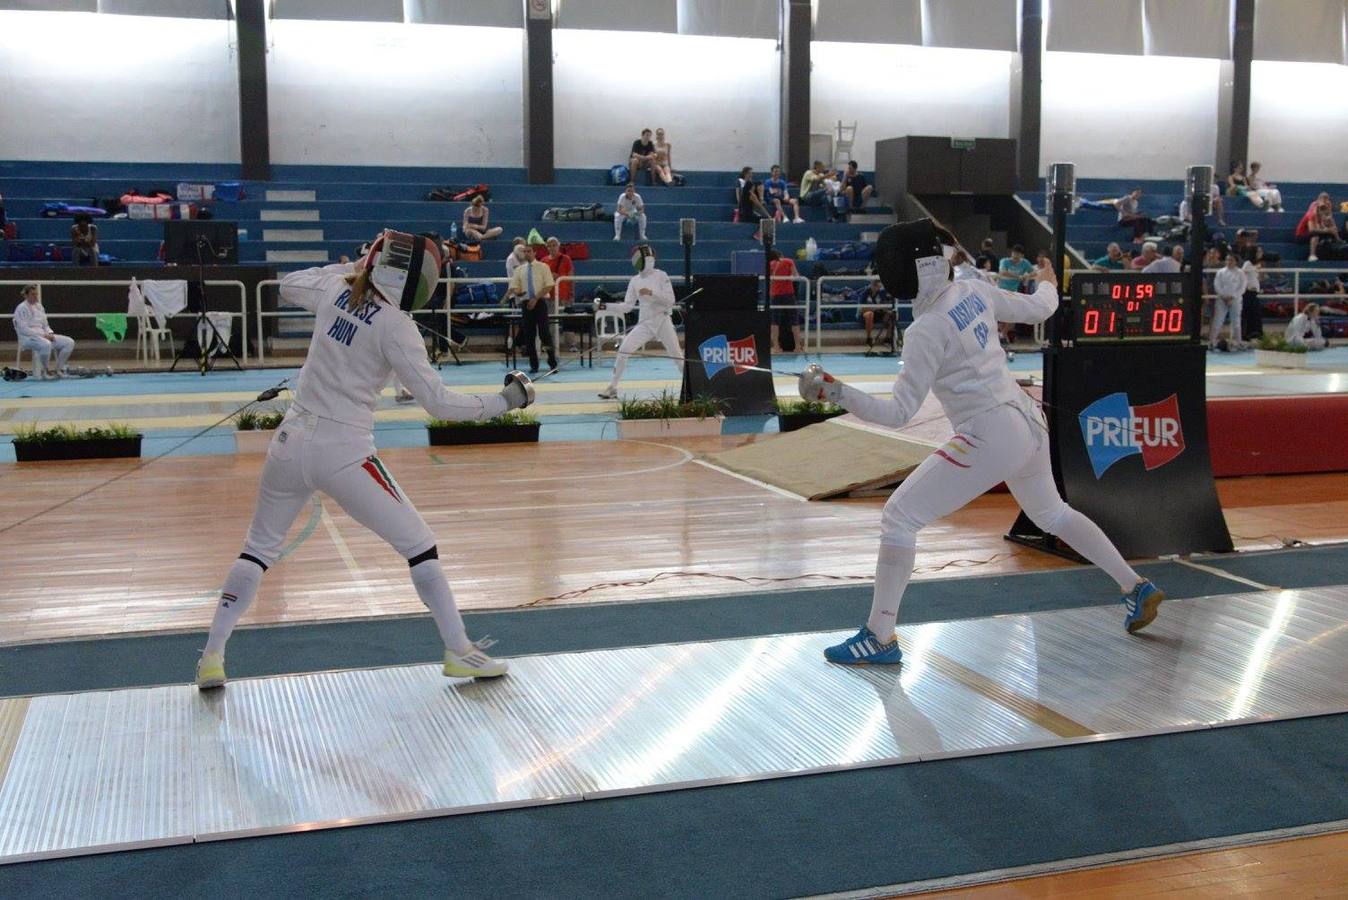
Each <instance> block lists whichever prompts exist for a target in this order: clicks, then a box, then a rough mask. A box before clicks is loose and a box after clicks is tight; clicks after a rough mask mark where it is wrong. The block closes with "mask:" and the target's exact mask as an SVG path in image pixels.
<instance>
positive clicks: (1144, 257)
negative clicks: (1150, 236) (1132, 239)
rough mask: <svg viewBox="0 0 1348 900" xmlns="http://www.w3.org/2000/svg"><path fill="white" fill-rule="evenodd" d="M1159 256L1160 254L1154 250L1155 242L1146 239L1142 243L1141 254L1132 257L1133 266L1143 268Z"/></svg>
mask: <svg viewBox="0 0 1348 900" xmlns="http://www.w3.org/2000/svg"><path fill="white" fill-rule="evenodd" d="M1160 258H1161V254H1160V253H1158V252H1156V242H1155V241H1147V242H1146V243H1145V244H1143V245H1142V254H1141V255H1140V256H1135V257H1133V268H1134V269H1138V270H1140V269H1145V268H1146V267H1147V266H1149V265H1151V264H1152V263H1154V262H1156V260H1158V259H1160Z"/></svg>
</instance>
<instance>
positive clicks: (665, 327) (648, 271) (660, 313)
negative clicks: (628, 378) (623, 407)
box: [599, 244, 683, 400]
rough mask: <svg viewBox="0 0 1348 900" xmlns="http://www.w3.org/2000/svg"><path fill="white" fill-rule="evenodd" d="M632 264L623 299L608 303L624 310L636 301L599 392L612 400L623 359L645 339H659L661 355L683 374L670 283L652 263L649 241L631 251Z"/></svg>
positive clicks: (645, 340)
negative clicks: (635, 310) (630, 325)
mask: <svg viewBox="0 0 1348 900" xmlns="http://www.w3.org/2000/svg"><path fill="white" fill-rule="evenodd" d="M632 268H633V269H635V270H636V273H637V275H636V277H635V278H633V279H632V280H631V281H629V282H628V283H627V294H626V295H625V296H624V297H623V302H622V303H620V304H618V305H617V306H614V307H612V309H613V310H615V311H617V312H620V313H623V314H626V313H629V312H631V311H632V309H633V307H636V306H637V305H638V304H640V307H641V309H640V312H638V313H637V324H636V327H635V328H633V329H632V330H631V331H629V332H627V335H626V336H625V337H623V341H622V343H621V344H619V345H618V356H617V358H616V359H614V360H613V377H612V378H611V379H609V383H608V387H606V388H604V389H603V390H602V391H600V392H599V396H600V398H601V399H604V400H616V399H617V397H618V381H619V380H620V379H621V378H622V377H623V371H624V370H626V368H627V359H628V357H629V356H631V355H632V354H633V353H640V352H641V348H642V347H645V346H646V344H647V342H649V341H659V342H660V346H662V347H664V348H665V356H667V357H668V358H669V359H672V360H673V361H674V365H675V366H677V367H678V370H679V375H680V376H682V375H683V350H682V348H680V347H679V334H678V332H677V331H675V330H674V320H673V319H672V318H671V317H670V312H671V311H672V310H673V309H674V285H672V284H670V282H669V276H668V275H666V274H665V273H664V272H662V271H661V270H660V269H657V268H656V267H655V252H654V251H653V250H651V248H650V245H649V244H642V245H641V246H639V247H637V249H636V252H635V253H633V254H632Z"/></svg>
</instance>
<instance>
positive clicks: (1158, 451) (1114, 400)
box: [1078, 391, 1184, 479]
mask: <svg viewBox="0 0 1348 900" xmlns="http://www.w3.org/2000/svg"><path fill="white" fill-rule="evenodd" d="M1078 418H1079V419H1080V421H1081V436H1082V437H1083V438H1085V439H1086V453H1087V454H1088V455H1089V456H1090V458H1091V468H1093V469H1094V470H1095V477H1096V478H1097V479H1099V478H1102V477H1103V476H1104V474H1105V472H1106V471H1108V470H1109V467H1110V466H1112V465H1114V463H1116V462H1118V461H1119V460H1121V459H1123V458H1124V457H1126V456H1141V457H1142V465H1143V466H1144V467H1145V468H1146V470H1147V471H1148V472H1150V471H1151V470H1152V469H1158V468H1160V467H1161V466H1163V465H1165V464H1166V463H1168V462H1170V461H1171V460H1172V459H1174V458H1175V457H1177V456H1179V455H1180V454H1181V453H1183V452H1184V429H1183V428H1182V427H1181V426H1180V416H1179V397H1178V396H1177V395H1175V394H1171V395H1170V396H1169V397H1167V398H1166V399H1164V400H1161V401H1159V402H1157V403H1148V404H1146V405H1145V406H1132V405H1130V404H1129V402H1128V395H1127V394H1125V393H1123V392H1122V391H1120V392H1119V393H1117V394H1109V395H1107V396H1104V397H1101V398H1100V399H1099V400H1096V401H1095V402H1094V403H1092V404H1091V405H1090V406H1088V407H1086V408H1085V409H1084V410H1082V411H1081V415H1080V416H1079V417H1078Z"/></svg>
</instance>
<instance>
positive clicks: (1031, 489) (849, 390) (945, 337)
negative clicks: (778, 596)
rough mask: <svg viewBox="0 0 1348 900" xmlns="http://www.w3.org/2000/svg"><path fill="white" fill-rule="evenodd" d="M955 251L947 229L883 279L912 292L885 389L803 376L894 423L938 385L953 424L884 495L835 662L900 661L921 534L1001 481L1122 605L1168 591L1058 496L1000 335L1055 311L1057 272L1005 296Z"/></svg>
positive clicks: (814, 392) (1044, 439)
mask: <svg viewBox="0 0 1348 900" xmlns="http://www.w3.org/2000/svg"><path fill="white" fill-rule="evenodd" d="M922 221H924V222H927V220H922ZM914 224H915V223H904V225H900V226H891V227H894V228H904V227H908V226H912V225H914ZM927 227H928V228H931V225H930V223H929V222H927ZM933 233H934V232H933ZM945 235H947V236H949V233H948V232H945ZM882 237H883V236H882ZM953 250H954V238H953V236H949V237H948V244H947V245H946V246H945V247H940V245H937V247H936V248H935V253H936V254H937V255H935V256H919V257H917V258H916V259H913V260H910V261H909V263H910V268H911V269H912V270H913V271H914V272H915V275H916V277H915V279H914V282H915V283H914V284H913V285H912V286H911V287H910V288H909V289H907V290H905V288H904V286H902V285H897V284H890V283H889V282H888V281H887V282H886V285H885V286H886V288H887V289H889V290H890V292H891V293H894V294H895V296H899V297H904V296H905V295H906V296H907V297H911V298H912V299H913V310H914V320H913V324H912V325H911V326H909V328H908V330H907V332H906V333H905V336H904V342H903V369H902V371H901V372H900V374H899V377H898V379H897V380H896V381H895V383H894V389H893V393H892V394H891V395H890V396H889V397H883V398H882V397H872V396H871V395H869V394H867V393H865V392H863V391H860V390H857V389H856V388H853V387H850V386H848V385H844V384H842V383H841V382H838V381H836V380H835V379H833V377H832V376H830V375H828V374H827V373H825V372H823V370H822V369H821V368H819V367H818V366H811V367H810V368H809V369H807V370H806V372H805V374H803V375H802V376H801V379H800V390H801V395H802V396H804V397H806V398H807V399H815V400H819V399H824V400H830V401H832V402H835V403H838V404H840V405H841V406H843V407H844V408H846V409H847V410H848V411H849V412H851V413H853V414H855V415H857V416H859V417H860V418H862V419H865V420H867V421H870V422H874V423H876V424H879V425H885V426H889V427H894V428H897V427H899V426H902V425H904V424H906V423H907V422H908V421H909V420H911V419H912V417H913V415H914V414H915V413H916V412H917V411H918V409H919V408H920V407H921V406H922V403H923V401H924V400H925V399H926V396H927V394H928V392H934V393H935V394H936V398H937V400H939V401H940V403H941V407H942V409H943V410H944V412H945V414H946V417H947V418H948V419H949V420H950V422H951V423H952V424H953V425H954V427H955V434H954V435H953V436H952V437H951V438H950V440H949V441H948V442H947V443H946V444H945V445H944V446H943V447H941V448H939V449H937V450H936V451H935V452H933V453H932V455H931V456H929V457H927V459H925V460H924V461H923V462H922V464H921V465H919V466H918V467H917V469H915V470H914V471H913V472H912V474H910V475H909V476H908V477H907V478H905V479H904V481H903V484H901V485H900V486H899V487H898V489H897V490H895V492H894V494H893V495H892V496H891V497H890V499H889V501H888V502H887V503H886V504H885V508H884V512H883V514H882V516H881V524H880V551H879V559H878V562H877V565H876V574H875V593H874V598H873V601H872V606H871V613H870V617H869V619H868V621H867V625H866V627H865V628H863V629H862V630H861V631H860V632H858V634H857V635H856V636H855V637H854V638H852V639H850V640H849V641H847V642H845V643H843V644H839V645H837V646H836V647H830V648H829V649H828V651H826V654H825V655H826V657H827V658H828V659H830V661H833V662H843V663H866V662H898V661H899V657H900V655H901V654H900V653H899V651H898V645H897V642H896V639H895V637H894V625H895V621H896V619H897V617H898V609H899V602H900V600H901V599H902V598H903V592H904V590H905V588H906V587H907V585H908V580H909V578H910V577H911V575H912V571H913V565H914V562H915V560H916V553H917V551H916V547H917V535H918V532H920V531H921V530H922V529H923V528H924V527H925V526H927V525H928V524H930V523H931V522H934V521H935V520H937V519H940V518H943V517H944V516H947V515H950V514H951V513H953V512H954V511H955V510H957V509H959V508H961V507H963V506H965V505H966V504H967V503H969V502H970V501H971V500H973V499H974V498H975V497H978V496H979V495H981V494H983V493H984V492H986V491H988V490H989V489H991V488H992V487H994V486H996V485H997V484H999V483H1002V482H1005V483H1006V485H1007V487H1008V488H1010V490H1011V493H1012V495H1013V496H1014V497H1015V498H1016V501H1017V502H1018V503H1019V504H1020V506H1021V509H1023V510H1024V511H1025V513H1026V515H1028V516H1029V517H1030V518H1031V519H1032V520H1033V521H1034V523H1035V524H1036V525H1038V526H1039V527H1040V528H1042V529H1043V530H1044V531H1045V532H1048V533H1050V534H1055V535H1057V536H1058V537H1060V538H1062V539H1063V540H1064V541H1066V542H1067V543H1068V544H1069V545H1071V546H1072V548H1073V549H1075V550H1076V551H1077V552H1078V553H1080V554H1081V555H1083V556H1085V557H1086V558H1087V559H1089V560H1091V561H1092V562H1093V563H1095V564H1096V565H1098V566H1099V567H1100V568H1102V569H1103V570H1104V571H1105V572H1106V573H1108V574H1109V576H1110V577H1111V578H1113V579H1114V581H1115V582H1116V583H1117V584H1118V586H1119V589H1120V590H1121V591H1122V592H1123V593H1124V595H1125V603H1127V602H1128V597H1129V596H1131V595H1135V594H1138V592H1139V591H1142V595H1141V597H1140V598H1138V597H1135V598H1134V599H1135V600H1136V599H1140V600H1143V601H1145V600H1146V599H1147V598H1148V597H1153V596H1154V597H1155V598H1156V599H1155V600H1154V601H1152V602H1150V603H1149V604H1147V609H1146V610H1145V613H1146V614H1148V615H1150V616H1153V617H1154V615H1155V606H1156V604H1159V602H1160V600H1161V599H1164V595H1162V594H1160V592H1159V591H1156V590H1155V588H1154V586H1151V587H1150V590H1149V591H1143V590H1142V586H1143V585H1147V586H1150V582H1146V581H1145V580H1144V579H1142V578H1140V577H1139V576H1138V574H1137V573H1136V572H1135V571H1134V570H1133V569H1132V568H1131V567H1130V566H1129V565H1128V564H1127V563H1126V562H1125V561H1124V559H1123V557H1122V556H1120V555H1119V552H1118V550H1116V549H1115V547H1114V545H1113V544H1112V543H1110V541H1109V538H1108V537H1106V536H1105V534H1104V532H1102V531H1101V530H1100V528H1099V527H1098V526H1097V525H1095V524H1094V523H1093V522H1091V521H1090V520H1089V519H1087V518H1086V517H1085V516H1083V515H1082V514H1081V513H1079V512H1077V511H1076V510H1074V509H1072V508H1071V507H1069V506H1068V505H1067V504H1066V503H1065V502H1064V501H1063V500H1062V498H1061V497H1060V496H1059V495H1058V491H1057V487H1056V486H1055V484H1054V481H1053V475H1052V470H1051V468H1050V463H1049V448H1048V434H1047V429H1046V426H1045V423H1044V419H1043V416H1042V414H1041V412H1040V411H1039V409H1038V408H1037V406H1036V404H1035V403H1034V401H1033V400H1031V399H1030V398H1029V397H1028V396H1026V394H1025V393H1024V391H1022V390H1021V389H1020V387H1019V386H1018V385H1017V384H1016V382H1015V380H1014V379H1013V378H1012V377H1011V373H1010V370H1009V369H1008V368H1007V365H1006V357H1005V356H1004V354H1003V353H1002V351H1001V349H1000V346H999V343H998V341H997V323H998V322H999V321H1001V322H1022V323H1028V324H1034V323H1038V322H1042V321H1043V320H1045V319H1047V318H1048V317H1049V316H1050V315H1052V314H1053V312H1054V311H1055V310H1056V309H1057V307H1058V294H1057V290H1056V277H1055V276H1054V274H1053V270H1052V269H1051V268H1049V269H1041V270H1039V271H1038V272H1037V273H1036V277H1037V279H1038V281H1039V285H1038V287H1037V289H1036V291H1035V293H1034V294H1031V295H1025V294H1013V293H1010V292H1008V291H1003V290H1001V289H1000V288H998V287H996V286H995V285H992V284H989V283H987V282H984V281H980V280H974V279H969V280H961V281H952V280H951V267H950V263H949V262H948V256H949V255H951V254H953ZM878 252H879V247H877V253H878ZM881 275H882V277H883V276H884V275H885V272H884V270H883V269H882V270H881ZM1142 618H1144V617H1143V616H1137V617H1135V616H1133V615H1132V607H1131V606H1130V614H1129V618H1128V619H1125V624H1126V625H1127V626H1128V628H1129V630H1130V631H1132V630H1137V628H1140V627H1143V626H1145V625H1146V624H1147V623H1148V622H1150V618H1147V619H1146V621H1142Z"/></svg>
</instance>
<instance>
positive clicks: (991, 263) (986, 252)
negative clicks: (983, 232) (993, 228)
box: [974, 237, 1001, 272]
mask: <svg viewBox="0 0 1348 900" xmlns="http://www.w3.org/2000/svg"><path fill="white" fill-rule="evenodd" d="M992 247H993V244H992V238H990V237H987V238H983V245H982V246H981V247H980V248H979V250H978V256H976V257H974V265H975V266H977V267H978V268H980V269H982V270H983V271H985V272H996V271H997V264H998V263H999V262H1001V258H1000V257H999V256H997V251H996V250H994V249H992Z"/></svg>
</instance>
